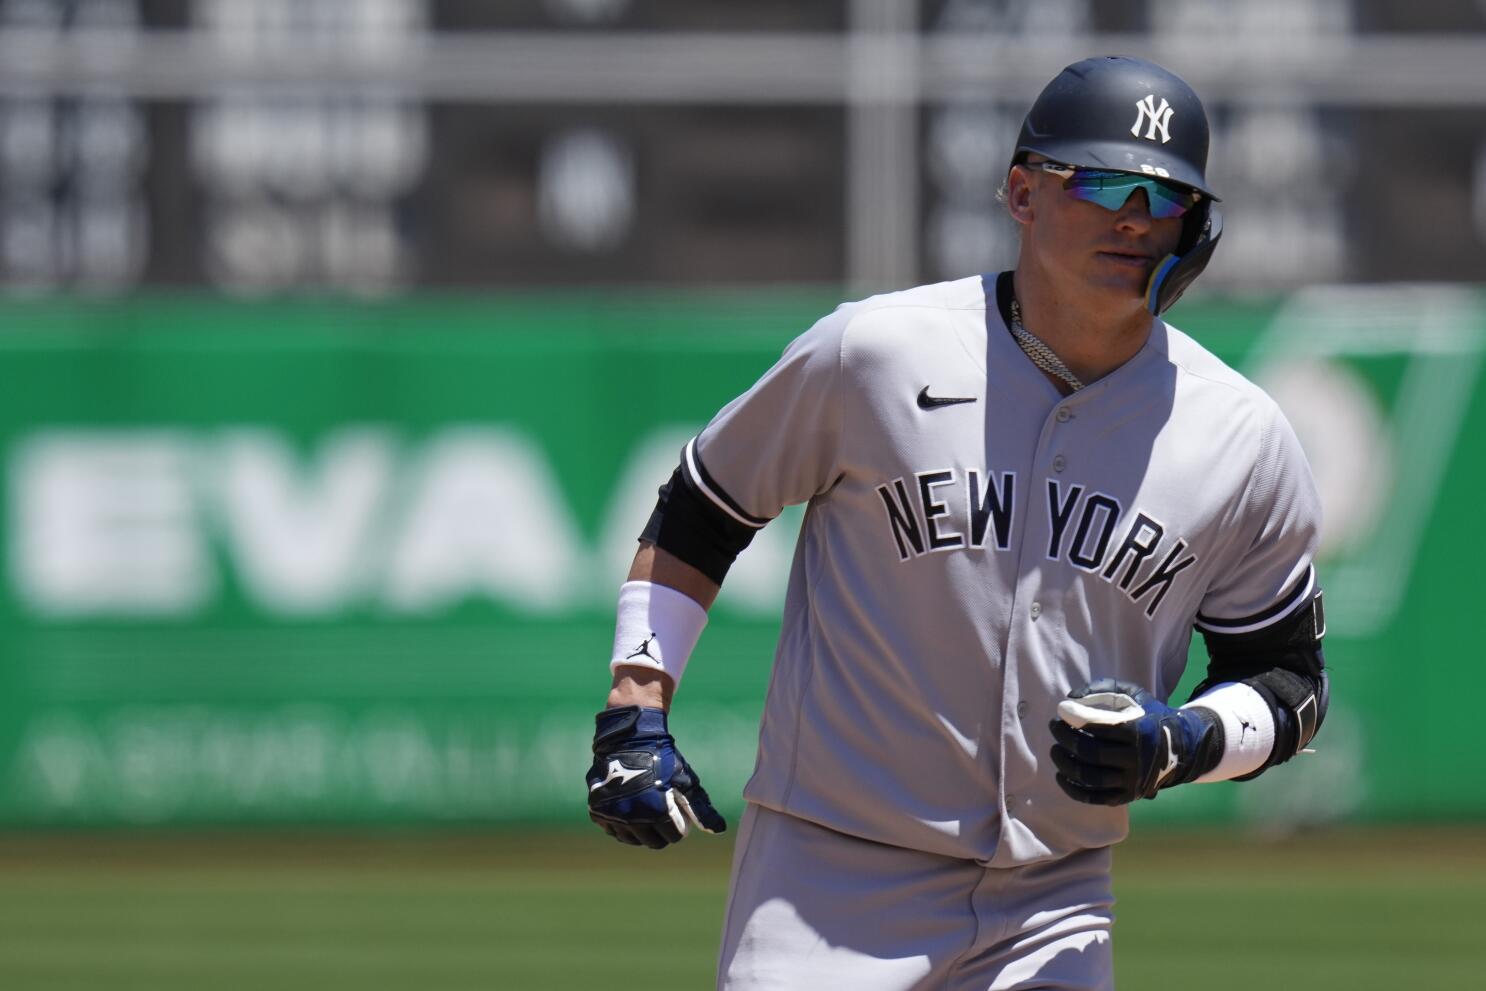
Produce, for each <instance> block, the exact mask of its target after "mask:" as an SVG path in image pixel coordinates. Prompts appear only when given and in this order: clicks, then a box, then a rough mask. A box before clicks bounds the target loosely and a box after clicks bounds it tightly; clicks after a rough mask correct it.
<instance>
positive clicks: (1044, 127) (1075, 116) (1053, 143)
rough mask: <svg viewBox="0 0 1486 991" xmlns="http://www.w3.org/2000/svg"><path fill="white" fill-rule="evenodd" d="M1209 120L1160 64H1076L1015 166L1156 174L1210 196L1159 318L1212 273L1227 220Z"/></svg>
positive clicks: (1167, 273) (1197, 214)
mask: <svg viewBox="0 0 1486 991" xmlns="http://www.w3.org/2000/svg"><path fill="white" fill-rule="evenodd" d="M1207 144H1208V127H1207V114H1206V113H1205V112H1204V111H1203V109H1202V101H1201V100H1199V99H1198V98H1197V94H1196V93H1195V92H1193V90H1192V87H1190V86H1188V85H1187V84H1186V82H1185V81H1184V80H1183V79H1182V78H1181V77H1180V76H1177V75H1176V74H1175V73H1173V72H1170V71H1168V70H1166V69H1163V68H1162V67H1161V66H1159V65H1156V64H1155V63H1154V62H1147V61H1144V60H1143V59H1137V58H1127V57H1124V56H1105V57H1101V58H1090V59H1084V60H1083V61H1082V62H1075V63H1074V64H1073V65H1070V66H1068V67H1067V68H1066V69H1064V70H1063V71H1062V72H1060V73H1058V75H1057V78H1055V79H1054V80H1053V81H1052V82H1050V83H1048V84H1047V86H1046V88H1044V89H1043V91H1042V93H1041V94H1040V95H1039V96H1038V97H1037V101H1036V102H1035V103H1033V104H1032V109H1031V110H1029V111H1028V112H1027V118H1026V120H1024V121H1023V122H1022V130H1021V133H1020V134H1019V135H1018V136H1017V142H1016V151H1015V152H1014V153H1013V154H1012V159H1011V164H1012V165H1016V164H1018V163H1020V162H1023V161H1025V160H1026V158H1027V156H1028V155H1032V154H1037V155H1041V156H1043V157H1044V158H1050V159H1052V160H1053V161H1055V162H1061V163H1062V164H1064V165H1074V166H1080V167H1083V168H1097V169H1113V170H1116V171H1119V172H1131V173H1134V174H1136V175H1147V176H1154V177H1156V178H1160V179H1165V180H1168V181H1171V182H1175V183H1179V184H1181V185H1183V186H1187V187H1189V188H1191V189H1195V190H1197V191H1198V192H1200V193H1202V199H1201V201H1200V202H1199V204H1198V206H1197V207H1196V208H1195V209H1193V210H1190V211H1189V212H1188V213H1187V217H1186V222H1185V224H1184V225H1183V229H1182V239H1181V243H1180V244H1179V246H1178V247H1177V253H1176V254H1174V255H1168V256H1167V257H1166V258H1165V259H1163V260H1162V262H1161V263H1160V264H1159V265H1157V266H1156V270H1155V272H1154V273H1152V275H1151V281H1150V284H1149V286H1148V287H1147V291H1146V303H1147V306H1149V308H1150V310H1151V312H1152V313H1160V312H1162V311H1163V310H1165V309H1166V308H1167V307H1169V306H1170V305H1171V304H1172V303H1175V302H1176V300H1177V298H1178V297H1179V296H1181V294H1182V291H1183V290H1185V289H1186V288H1187V286H1189V285H1190V284H1191V283H1192V280H1193V279H1195V278H1197V276H1198V275H1199V274H1200V273H1201V272H1202V270H1203V269H1204V268H1205V267H1206V266H1207V262H1208V259H1209V258H1210V257H1211V256H1212V252H1213V249H1214V248H1215V247H1217V242H1218V238H1219V237H1221V236H1222V232H1223V220H1222V217H1221V216H1220V215H1219V213H1218V211H1217V209H1216V208H1214V207H1213V202H1214V201H1216V200H1217V199H1218V197H1217V196H1216V194H1214V193H1213V191H1212V188H1211V187H1210V186H1209V185H1208V182H1207V174H1206V173H1207Z"/></svg>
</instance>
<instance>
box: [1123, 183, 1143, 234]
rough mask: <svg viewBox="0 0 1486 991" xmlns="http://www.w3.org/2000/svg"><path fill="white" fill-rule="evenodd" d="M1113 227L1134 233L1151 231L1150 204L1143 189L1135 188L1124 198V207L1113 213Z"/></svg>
mask: <svg viewBox="0 0 1486 991" xmlns="http://www.w3.org/2000/svg"><path fill="white" fill-rule="evenodd" d="M1115 226H1116V227H1118V228H1119V229H1120V230H1128V231H1132V232H1135V233H1144V232H1145V231H1148V230H1150V229H1151V203H1150V200H1148V199H1147V198H1146V194H1145V190H1144V189H1140V188H1138V187H1137V188H1136V189H1134V190H1132V191H1131V193H1130V195H1129V196H1128V197H1126V199H1125V204H1124V206H1122V207H1120V208H1119V210H1117V211H1116V212H1115Z"/></svg>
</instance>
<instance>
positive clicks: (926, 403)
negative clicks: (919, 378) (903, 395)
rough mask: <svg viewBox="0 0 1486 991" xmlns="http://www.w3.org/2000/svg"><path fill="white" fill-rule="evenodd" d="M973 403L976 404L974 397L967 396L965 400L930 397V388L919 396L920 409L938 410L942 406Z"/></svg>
mask: <svg viewBox="0 0 1486 991" xmlns="http://www.w3.org/2000/svg"><path fill="white" fill-rule="evenodd" d="M973 402H975V397H974V396H965V397H963V398H959V397H955V396H931V395H929V387H928V386H924V388H923V391H921V392H920V393H919V394H918V408H919V409H938V408H939V407H941V406H958V405H959V404H960V403H973Z"/></svg>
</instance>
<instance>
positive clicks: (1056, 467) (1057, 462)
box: [1053, 454, 1068, 471]
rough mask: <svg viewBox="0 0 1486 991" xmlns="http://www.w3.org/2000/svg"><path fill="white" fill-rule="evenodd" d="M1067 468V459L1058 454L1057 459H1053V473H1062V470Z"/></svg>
mask: <svg viewBox="0 0 1486 991" xmlns="http://www.w3.org/2000/svg"><path fill="white" fill-rule="evenodd" d="M1067 467H1068V459H1067V458H1065V457H1063V455H1061V454H1060V455H1058V456H1057V457H1055V458H1053V471H1062V470H1063V469H1064V468H1067Z"/></svg>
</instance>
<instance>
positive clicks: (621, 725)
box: [587, 705, 728, 850]
mask: <svg viewBox="0 0 1486 991" xmlns="http://www.w3.org/2000/svg"><path fill="white" fill-rule="evenodd" d="M594 721H595V722H596V723H597V729H596V731H595V732H594V735H593V765H592V766H591V767H590V768H589V769H588V775H587V778H588V817H589V818H590V819H592V820H593V821H594V822H596V823H598V826H599V828H600V829H602V830H603V831H604V832H606V833H608V834H609V835H610V836H612V837H614V838H615V839H616V840H618V841H619V842H621V843H628V844H630V845H631V846H648V847H650V848H651V849H652V850H659V849H660V848H661V847H664V846H669V845H670V844H672V843H675V842H677V841H679V840H680V839H681V837H683V836H685V835H686V828H687V821H688V820H690V821H691V822H693V823H695V824H696V825H697V828H698V829H701V830H703V831H704V832H708V833H721V832H723V831H724V830H726V829H727V828H728V824H727V822H726V820H724V819H723V818H722V816H720V815H718V813H717V810H716V809H714V808H713V807H712V800H711V799H710V798H708V797H707V792H706V791H705V790H704V789H703V788H702V783H701V781H699V780H698V779H697V776H696V772H694V771H693V770H692V769H691V765H689V764H687V763H686V758H685V757H682V756H681V753H680V751H678V750H677V749H676V741H675V740H673V739H672V738H671V734H670V733H669V732H668V731H667V730H666V714H665V711H664V710H662V709H650V708H642V707H640V706H638V705H619V706H613V707H612V708H608V709H605V710H604V711H603V712H600V713H599V714H598V715H597V716H595V717H594Z"/></svg>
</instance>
